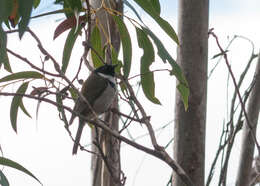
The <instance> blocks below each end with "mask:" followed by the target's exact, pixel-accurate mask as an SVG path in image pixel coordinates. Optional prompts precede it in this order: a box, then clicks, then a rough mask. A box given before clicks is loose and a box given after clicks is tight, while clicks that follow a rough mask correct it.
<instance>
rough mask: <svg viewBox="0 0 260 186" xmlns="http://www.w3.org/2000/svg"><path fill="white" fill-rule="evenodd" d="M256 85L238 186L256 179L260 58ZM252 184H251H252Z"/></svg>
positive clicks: (250, 100)
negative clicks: (254, 163) (253, 165)
mask: <svg viewBox="0 0 260 186" xmlns="http://www.w3.org/2000/svg"><path fill="white" fill-rule="evenodd" d="M254 78H255V84H254V87H253V89H252V92H251V94H250V96H249V100H248V105H247V115H248V118H249V121H250V124H251V126H252V129H250V127H249V125H248V123H247V122H246V121H245V122H244V124H243V137H242V144H241V154H240V162H239V169H238V175H237V183H236V186H249V185H252V184H253V183H251V182H252V181H253V180H254V179H255V178H253V177H252V175H251V173H253V172H252V171H251V170H252V161H253V156H254V148H255V142H254V140H253V138H252V134H253V135H255V134H256V127H257V121H258V117H259V111H260V57H259V56H258V61H257V66H256V70H255V76H254ZM258 174H259V172H258ZM250 183H251V184H250Z"/></svg>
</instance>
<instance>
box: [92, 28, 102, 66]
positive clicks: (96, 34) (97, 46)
mask: <svg viewBox="0 0 260 186" xmlns="http://www.w3.org/2000/svg"><path fill="white" fill-rule="evenodd" d="M90 42H91V46H92V48H93V49H91V58H92V60H93V64H94V67H95V68H98V67H100V66H102V65H103V63H102V61H101V60H100V58H99V57H102V43H101V36H100V31H99V29H98V27H97V26H95V27H94V28H93V31H92V33H91V38H90ZM94 50H95V51H94ZM96 53H97V54H96Z"/></svg>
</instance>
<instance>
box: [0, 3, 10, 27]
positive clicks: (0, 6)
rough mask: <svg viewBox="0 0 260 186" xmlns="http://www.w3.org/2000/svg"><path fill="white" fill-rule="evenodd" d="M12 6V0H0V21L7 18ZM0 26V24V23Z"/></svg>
mask: <svg viewBox="0 0 260 186" xmlns="http://www.w3.org/2000/svg"><path fill="white" fill-rule="evenodd" d="M12 8H13V0H1V1H0V23H1V22H2V21H5V20H7V18H8V16H9V15H10V14H11V12H12ZM0 26H1V25H0Z"/></svg>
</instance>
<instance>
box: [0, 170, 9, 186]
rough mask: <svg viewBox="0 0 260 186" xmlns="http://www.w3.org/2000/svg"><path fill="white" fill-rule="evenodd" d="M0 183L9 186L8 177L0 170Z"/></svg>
mask: <svg viewBox="0 0 260 186" xmlns="http://www.w3.org/2000/svg"><path fill="white" fill-rule="evenodd" d="M0 185H1V186H9V182H8V179H7V178H6V176H5V175H4V173H3V172H2V171H1V170H0Z"/></svg>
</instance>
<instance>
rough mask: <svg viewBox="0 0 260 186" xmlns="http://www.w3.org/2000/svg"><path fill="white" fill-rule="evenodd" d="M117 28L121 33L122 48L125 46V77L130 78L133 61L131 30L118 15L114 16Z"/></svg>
mask: <svg viewBox="0 0 260 186" xmlns="http://www.w3.org/2000/svg"><path fill="white" fill-rule="evenodd" d="M113 18H114V20H115V22H116V24H117V28H118V30H119V34H120V39H121V41H122V48H123V61H124V66H123V72H124V77H125V78H128V76H129V73H130V69H131V63H132V43H131V38H130V35H129V32H128V30H127V27H126V25H125V23H124V22H123V20H122V19H121V18H120V17H118V16H113Z"/></svg>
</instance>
